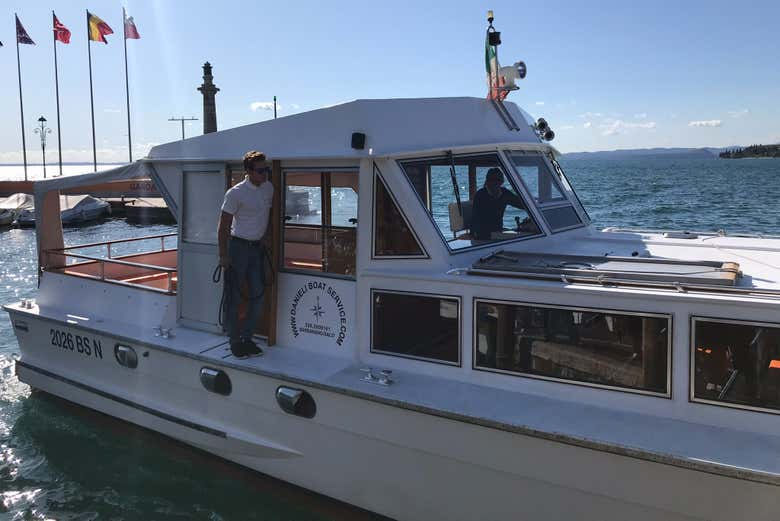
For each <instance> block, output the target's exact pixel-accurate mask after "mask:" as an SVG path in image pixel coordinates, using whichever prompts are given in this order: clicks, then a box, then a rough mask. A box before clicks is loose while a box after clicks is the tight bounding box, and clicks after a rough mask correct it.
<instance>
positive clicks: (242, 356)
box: [230, 342, 249, 360]
mask: <svg viewBox="0 0 780 521" xmlns="http://www.w3.org/2000/svg"><path fill="white" fill-rule="evenodd" d="M230 352H231V353H233V356H234V357H235V358H237V359H238V360H246V359H247V358H249V353H248V352H247V350H246V347H245V346H244V343H243V342H231V343H230Z"/></svg>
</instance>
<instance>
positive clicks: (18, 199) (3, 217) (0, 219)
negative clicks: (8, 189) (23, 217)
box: [0, 193, 33, 226]
mask: <svg viewBox="0 0 780 521" xmlns="http://www.w3.org/2000/svg"><path fill="white" fill-rule="evenodd" d="M32 207H33V196H32V195H30V194H23V193H18V194H13V195H10V196H8V197H5V198H3V199H0V226H8V225H10V224H13V222H14V220H15V219H16V216H17V215H18V214H19V212H20V211H22V210H28V209H31V208H32Z"/></svg>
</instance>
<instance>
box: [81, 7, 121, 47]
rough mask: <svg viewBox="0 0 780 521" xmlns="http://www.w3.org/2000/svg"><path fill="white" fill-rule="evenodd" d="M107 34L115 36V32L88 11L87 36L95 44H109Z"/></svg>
mask: <svg viewBox="0 0 780 521" xmlns="http://www.w3.org/2000/svg"><path fill="white" fill-rule="evenodd" d="M107 34H114V30H113V29H111V27H109V26H108V24H107V23H106V22H104V21H103V20H101V19H100V18H99V17H97V16H95V15H94V14H92V13H90V12H89V11H87V36H88V37H89V39H90V40H92V41H93V42H103V43H106V44H107V43H108V40H106V35H107Z"/></svg>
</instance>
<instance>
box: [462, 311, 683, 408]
mask: <svg viewBox="0 0 780 521" xmlns="http://www.w3.org/2000/svg"><path fill="white" fill-rule="evenodd" d="M475 313H476V322H477V323H476V325H475V326H476V328H475V329H476V336H475V346H474V351H475V352H474V367H475V369H485V370H492V371H498V372H506V373H510V374H518V375H524V376H533V377H543V378H551V379H558V380H567V381H571V382H578V383H584V384H591V385H601V386H609V387H615V388H618V389H627V390H629V389H630V390H637V391H644V392H649V393H655V394H660V395H664V396H669V395H670V384H669V360H670V355H669V350H670V345H671V341H670V331H671V318H670V317H669V316H666V315H649V314H642V315H630V314H625V313H619V312H614V311H602V310H591V309H579V308H558V307H555V308H553V307H544V306H538V305H529V304H510V303H497V302H486V301H477V302H476V309H475Z"/></svg>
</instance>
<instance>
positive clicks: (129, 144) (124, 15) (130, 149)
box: [122, 7, 133, 163]
mask: <svg viewBox="0 0 780 521" xmlns="http://www.w3.org/2000/svg"><path fill="white" fill-rule="evenodd" d="M126 19H127V13H125V8H124V7H122V33H123V34H124V42H125V94H126V98H127V151H128V153H129V154H130V162H131V163H132V162H133V139H132V137H131V134H130V82H129V80H128V75H127V34H126V33H125V31H126V29H125V23H126V22H125V20H126Z"/></svg>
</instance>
